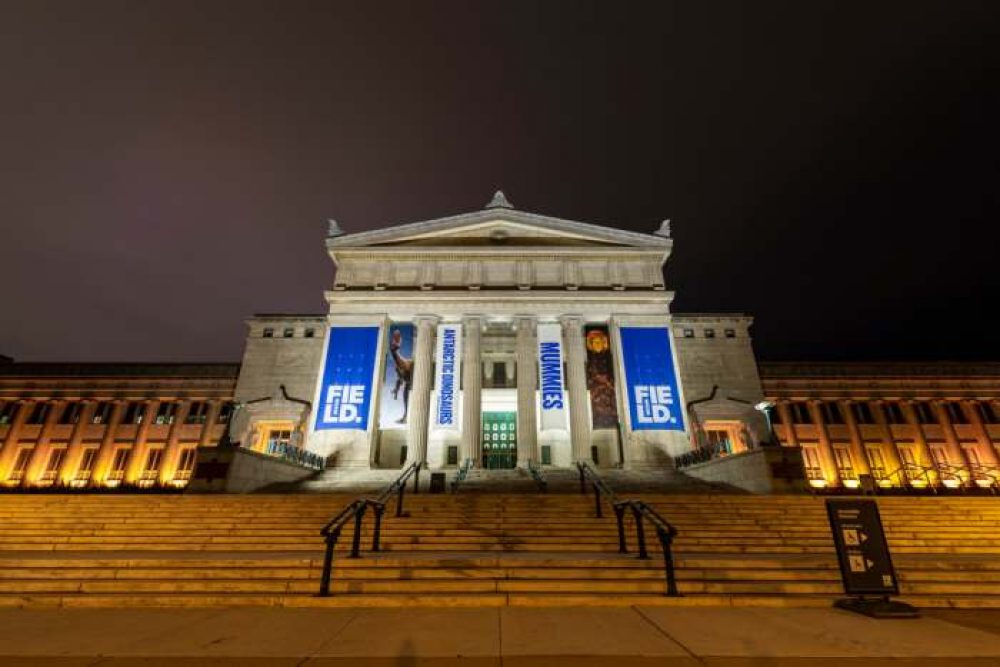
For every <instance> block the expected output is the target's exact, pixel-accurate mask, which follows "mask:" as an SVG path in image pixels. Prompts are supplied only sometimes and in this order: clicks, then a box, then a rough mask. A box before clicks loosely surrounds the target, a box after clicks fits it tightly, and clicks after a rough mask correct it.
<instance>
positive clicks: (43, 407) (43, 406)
mask: <svg viewBox="0 0 1000 667" xmlns="http://www.w3.org/2000/svg"><path fill="white" fill-rule="evenodd" d="M51 409H52V407H51V406H50V405H49V404H48V403H44V402H43V403H36V404H35V407H34V408H33V409H32V410H31V414H30V415H28V423H29V424H44V423H45V418H46V417H48V416H49V410H51Z"/></svg>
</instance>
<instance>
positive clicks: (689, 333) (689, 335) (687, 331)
mask: <svg viewBox="0 0 1000 667" xmlns="http://www.w3.org/2000/svg"><path fill="white" fill-rule="evenodd" d="M684 337H685V338H694V329H685V330H684Z"/></svg>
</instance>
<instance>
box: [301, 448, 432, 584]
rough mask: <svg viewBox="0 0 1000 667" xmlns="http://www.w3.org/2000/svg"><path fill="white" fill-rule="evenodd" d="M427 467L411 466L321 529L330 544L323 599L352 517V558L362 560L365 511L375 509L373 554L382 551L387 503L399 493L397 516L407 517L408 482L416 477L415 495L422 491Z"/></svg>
mask: <svg viewBox="0 0 1000 667" xmlns="http://www.w3.org/2000/svg"><path fill="white" fill-rule="evenodd" d="M422 465H423V464H422V463H420V462H419V461H417V462H414V463H411V464H410V465H409V466H408V467H407V468H406V469H405V470H403V472H402V473H400V475H399V477H397V478H396V480H395V481H394V482H392V483H391V484H389V485H388V486H387V487H385V488H384V489H382V491H381V492H380V493H379V494H378V495H377V496H375V497H374V498H355V499H354V500H352V501H351V502H349V503H348V504H347V505H346V506H344V508H343V509H341V510H340V512H338V513H337V514H336V515H334V517H333V518H332V519H330V520H329V521H327V522H326V525H324V526H323V528H322V529H320V531H319V534H320V536H321V537H323V538H324V540H325V542H326V553H325V554H324V556H323V572H322V574H321V575H320V582H319V593H318V596H319V597H327V596H329V595H330V577H331V575H332V573H333V549H334V547H335V546H336V545H337V540H338V539H340V533H341V531H342V530H343V529H344V526H345V525H346V524H347V522H348V521H350V520H351V519H352V518H353V519H354V536H353V541H352V542H351V555H350V557H351V558H358V557H359V556H360V555H361V525H362V523H363V522H364V518H365V512H366V511H368V508H369V507H371V508H372V509H373V511H374V512H375V530H374V532H373V533H372V547H371V550H372V551H379V550H380V549H381V545H380V538H381V534H382V515H383V514H384V513H385V505H386V501H388V500H389V498H391V497H392V495H393V494H396V517H397V518H401V517H404V516H406V514H405V513H404V512H403V499H404V497H405V495H406V483H407V482H408V481H409V480H410V477H413V492H414V493H419V492H420V468H421V466H422Z"/></svg>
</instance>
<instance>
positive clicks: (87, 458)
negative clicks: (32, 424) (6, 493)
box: [6, 447, 197, 486]
mask: <svg viewBox="0 0 1000 667" xmlns="http://www.w3.org/2000/svg"><path fill="white" fill-rule="evenodd" d="M66 452H67V448H66V447H56V448H53V449H52V450H51V451H50V452H49V455H48V460H47V461H46V462H45V467H44V469H43V471H42V474H41V476H40V477H39V479H38V480H37V481H38V482H39V483H42V484H53V483H55V482H56V481H57V480H58V479H59V478H60V473H61V472H62V468H63V465H64V464H65V463H66ZM97 452H98V448H97V447H87V448H86V449H84V450H83V453H82V455H81V456H80V463H79V465H77V467H76V470H75V471H70V472H72V478H71V479H70V480H69V483H70V485H71V486H85V485H86V484H88V483H90V482H91V480H92V477H93V474H94V464H95V463H96V462H97ZM132 452H133V450H132V449H129V448H118V449H116V450H115V452H114V456H113V457H112V460H111V466H110V467H109V468H108V473H107V477H106V479H105V480H98V481H103V482H104V483H108V482H110V483H111V484H112V485H114V484H118V483H121V481H122V480H124V479H125V471H126V468H127V467H128V464H129V460H130V458H131V456H132ZM163 452H164V450H163V448H162V447H158V448H153V449H150V450H149V451H148V452H147V454H146V460H145V462H144V464H143V466H142V469H141V471H140V476H139V484H140V485H143V484H145V485H148V484H151V483H154V482H155V481H156V480H157V479H158V478H159V474H160V468H161V466H162V465H163ZM34 453H35V449H34V447H22V448H21V449H19V450H18V452H17V456H16V458H15V459H14V465H13V467H12V468H11V470H10V472H9V473H8V475H7V480H6V481H7V483H8V484H17V483H20V482H21V481H23V480H24V477H25V475H26V474H27V471H28V465H29V464H30V462H31V459H32V456H33V455H34ZM196 458H197V449H196V448H195V447H185V448H184V449H182V450H181V452H180V456H179V458H178V461H177V468H176V470H175V471H174V475H173V481H174V482H177V481H187V480H189V479H190V478H191V473H192V472H193V471H194V464H195V460H196Z"/></svg>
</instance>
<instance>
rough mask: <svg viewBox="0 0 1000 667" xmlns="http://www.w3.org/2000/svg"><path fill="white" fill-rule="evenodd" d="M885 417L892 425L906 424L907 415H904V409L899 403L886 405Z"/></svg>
mask: <svg viewBox="0 0 1000 667" xmlns="http://www.w3.org/2000/svg"><path fill="white" fill-rule="evenodd" d="M885 415H886V418H888V420H889V423H890V424H905V423H906V415H904V414H903V407H902V406H901V405H900V404H899V403H886V404H885Z"/></svg>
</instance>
